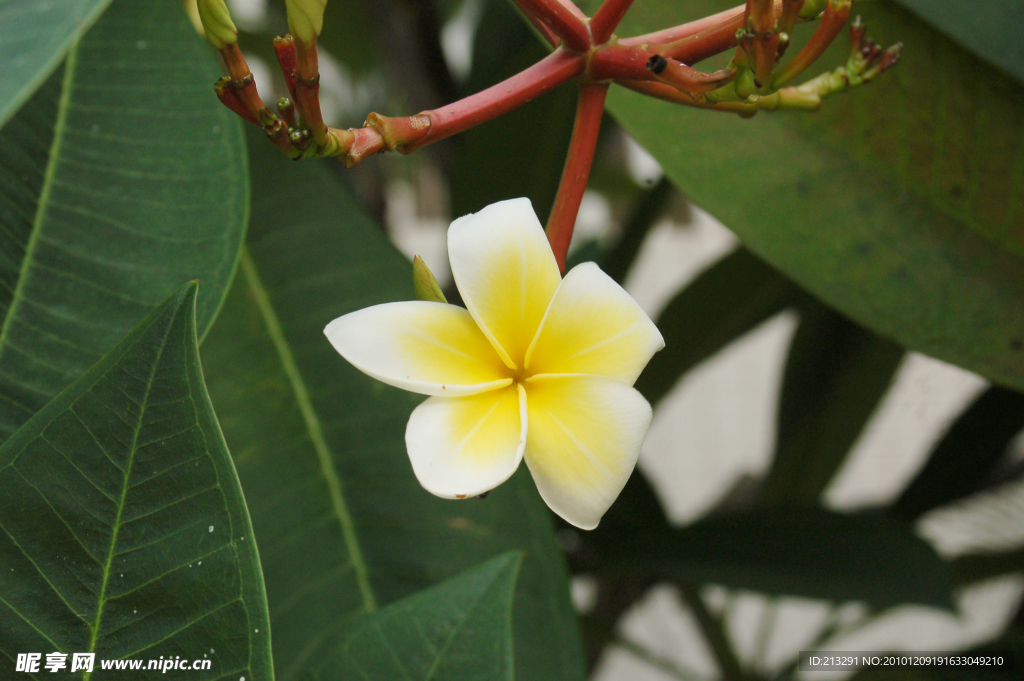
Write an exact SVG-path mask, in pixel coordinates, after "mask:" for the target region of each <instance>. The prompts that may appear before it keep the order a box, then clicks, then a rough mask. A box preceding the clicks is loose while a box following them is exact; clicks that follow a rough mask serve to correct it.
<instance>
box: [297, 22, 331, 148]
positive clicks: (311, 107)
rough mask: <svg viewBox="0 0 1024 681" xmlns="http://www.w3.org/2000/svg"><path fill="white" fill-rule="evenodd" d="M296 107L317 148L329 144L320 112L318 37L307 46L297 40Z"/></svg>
mask: <svg viewBox="0 0 1024 681" xmlns="http://www.w3.org/2000/svg"><path fill="white" fill-rule="evenodd" d="M294 44H295V95H296V100H295V106H296V108H298V110H299V115H301V116H302V119H303V121H304V122H305V124H306V125H307V126H308V127H309V130H310V132H311V133H313V141H314V142H316V144H317V146H323V145H324V144H326V143H327V126H326V125H325V124H324V117H323V114H322V113H321V112H320V65H319V59H318V58H317V53H316V35H315V34H314V35H313V38H312V40H311V41H310V43H309V44H308V45H307V44H305V43H303V42H302V41H301V40H295V41H294Z"/></svg>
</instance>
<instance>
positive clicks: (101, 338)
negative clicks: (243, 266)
mask: <svg viewBox="0 0 1024 681" xmlns="http://www.w3.org/2000/svg"><path fill="white" fill-rule="evenodd" d="M216 73H217V71H216V68H215V67H214V66H213V64H212V61H211V55H210V54H209V48H208V47H207V46H206V45H204V44H203V42H202V41H201V40H200V38H199V37H198V36H197V35H196V32H195V29H194V28H193V27H192V25H191V24H190V23H189V21H188V18H187V17H186V15H185V12H184V11H183V10H182V7H181V3H180V2H169V1H161V2H133V1H131V0H118V2H115V3H114V4H113V5H112V6H111V7H110V9H109V10H108V11H107V12H106V13H105V14H104V15H103V17H102V18H101V19H100V20H99V22H97V23H96V25H95V26H94V27H93V28H92V30H90V31H89V33H88V34H87V35H86V36H85V37H84V38H83V39H82V41H81V42H79V43H78V44H77V46H75V47H73V48H72V50H71V52H70V53H69V54H68V59H67V62H66V64H65V66H64V68H63V69H60V70H58V72H57V73H55V74H54V75H53V77H51V78H50V80H49V81H47V83H46V84H45V85H44V86H43V87H42V88H41V89H40V90H39V92H38V93H37V94H36V95H35V96H34V97H33V98H32V100H31V101H30V102H29V103H28V104H26V105H25V106H24V107H23V108H22V110H21V112H20V113H19V114H18V115H17V116H16V117H15V118H14V119H13V120H11V121H10V122H9V123H8V124H7V126H6V127H4V128H3V129H2V130H0V442H2V441H3V440H4V439H6V438H7V437H8V436H10V434H11V433H12V432H14V430H16V429H17V427H18V426H19V425H20V424H22V423H24V422H25V421H26V420H27V419H28V418H29V417H30V416H31V415H32V414H34V413H35V412H36V411H37V410H38V409H40V408H41V407H42V406H43V405H44V404H46V403H47V402H48V401H49V400H50V399H51V398H52V397H53V396H54V395H56V394H57V393H59V392H60V391H61V390H63V389H64V388H65V387H67V386H68V385H69V384H70V383H71V382H72V381H74V380H75V379H76V378H77V377H78V376H80V375H81V374H82V373H84V372H85V370H86V369H88V368H89V367H90V366H92V365H93V364H94V363H95V362H96V361H97V360H98V359H99V358H100V357H102V356H103V355H104V354H105V353H106V352H107V351H108V350H110V348H112V347H113V346H114V345H115V344H116V343H117V342H118V341H119V340H120V339H121V338H122V337H123V336H124V335H125V334H126V333H128V331H129V330H131V329H132V327H134V326H135V325H136V324H137V323H138V322H139V320H141V319H142V318H143V317H144V316H145V315H146V314H147V313H148V312H149V311H150V310H151V309H152V308H153V306H154V305H156V304H157V303H159V302H160V301H162V300H164V299H165V298H166V297H167V296H168V295H169V294H170V293H171V292H173V291H174V290H175V289H176V288H177V287H178V286H180V285H181V282H183V281H187V280H188V279H199V280H200V281H201V282H202V285H203V286H202V292H201V293H200V296H199V302H198V308H197V309H198V328H199V333H200V336H202V335H203V334H204V333H205V331H206V329H207V328H208V326H209V324H210V322H211V321H212V320H213V318H214V316H215V315H216V312H217V309H218V307H219V306H220V304H221V300H222V298H223V296H224V293H225V292H226V289H227V286H228V283H229V282H230V280H231V277H232V275H233V273H234V269H235V263H236V261H237V258H238V249H239V247H240V244H241V239H242V234H243V231H244V228H245V222H246V220H247V217H248V214H247V210H248V205H247V193H248V187H247V178H246V166H245V150H244V148H243V140H242V138H241V135H240V132H239V128H238V125H237V122H236V121H235V120H233V118H234V117H233V114H231V113H230V112H229V111H228V110H227V109H225V108H224V107H223V106H221V105H220V103H219V102H218V101H217V98H216V97H215V96H214V94H213V93H212V92H211V91H210V84H211V83H212V82H213V80H215V78H216Z"/></svg>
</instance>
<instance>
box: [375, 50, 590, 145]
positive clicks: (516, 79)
mask: <svg viewBox="0 0 1024 681" xmlns="http://www.w3.org/2000/svg"><path fill="white" fill-rule="evenodd" d="M584 68H586V62H585V61H584V59H583V57H582V56H580V55H578V54H574V53H572V52H570V51H568V50H565V49H558V50H555V51H554V52H552V53H551V54H549V55H548V56H547V57H545V58H544V59H542V60H540V61H539V62H537V63H536V64H534V65H533V66H531V67H530V68H528V69H526V70H524V71H521V72H519V73H517V74H516V75H514V76H512V77H511V78H509V79H507V80H503V81H502V82H500V83H498V84H497V85H493V86H491V87H489V88H487V89H486V90H483V91H481V92H478V93H476V94H475V95H470V96H469V97H466V98H465V99H460V100H459V101H457V102H454V103H452V104H449V105H447V106H442V107H439V108H437V109H434V110H433V111H424V112H423V113H421V114H418V115H419V116H426V117H427V118H429V119H430V127H429V129H428V130H427V132H426V134H424V135H422V136H421V137H419V138H418V139H416V140H412V141H408V142H406V143H405V144H402V143H400V142H399V143H396V145H395V146H396V147H397V148H399V150H400V151H403V152H405V153H409V152H411V151H415V150H416V149H419V148H420V147H422V146H424V145H426V144H430V143H431V142H437V141H438V140H442V139H444V138H445V137H450V136H452V135H455V134H458V133H460V132H462V131H464V130H468V129H469V128H472V127H474V126H477V125H480V124H481V123H484V122H486V121H489V120H491V119H492V118H496V117H498V116H500V115H502V114H503V113H507V112H509V111H511V110H512V109H515V108H516V107H518V106H522V105H523V104H526V103H527V102H529V101H530V100H532V99H534V98H536V97H539V96H540V95H542V94H544V93H545V92H548V91H549V90H551V89H552V88H554V87H555V86H557V85H561V84H562V83H564V82H565V81H567V80H569V79H570V78H574V77H576V76H578V75H580V74H581V73H583V69H584Z"/></svg>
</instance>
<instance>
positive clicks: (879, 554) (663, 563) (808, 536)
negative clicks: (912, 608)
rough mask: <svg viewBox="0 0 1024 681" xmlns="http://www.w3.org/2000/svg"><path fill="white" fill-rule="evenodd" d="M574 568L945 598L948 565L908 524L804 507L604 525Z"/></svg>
mask: <svg viewBox="0 0 1024 681" xmlns="http://www.w3.org/2000/svg"><path fill="white" fill-rule="evenodd" d="M582 540H583V542H584V545H585V546H586V545H588V544H590V545H593V546H594V547H595V549H596V551H595V553H594V555H592V556H589V557H587V556H582V557H581V560H580V565H579V567H580V569H585V570H587V571H600V572H605V573H616V572H619V571H641V572H645V573H647V574H651V575H655V576H658V577H661V578H668V579H680V580H684V581H687V582H695V583H704V582H711V583H714V584H722V585H725V586H729V587H734V588H738V589H749V590H751V591H760V592H762V593H768V594H788V595H793V596H804V597H807V598H822V599H828V600H832V601H863V602H865V603H868V604H870V605H873V606H876V607H879V608H883V607H887V606H891V605H899V604H901V603H920V604H924V605H931V606H935V607H941V608H950V607H952V600H951V593H952V590H953V577H952V572H951V570H950V568H949V566H948V565H947V564H946V563H944V562H943V561H942V560H941V559H940V558H939V557H938V555H937V554H936V553H935V551H934V550H933V549H932V548H931V547H930V546H929V545H928V544H927V543H925V542H924V541H923V540H921V539H920V538H918V537H917V536H915V535H914V532H913V530H912V529H911V528H910V526H908V525H906V524H905V523H902V522H899V521H896V520H894V519H892V518H888V517H886V516H883V515H879V514H874V513H861V514H856V515H844V514H839V513H833V512H831V511H826V510H824V509H820V508H812V507H806V508H802V507H779V508H764V509H758V510H756V511H749V512H745V513H738V514H731V515H721V516H714V517H710V518H705V519H703V520H701V521H699V522H697V523H695V524H693V525H690V526H688V527H684V528H682V529H678V530H664V529H655V530H654V531H650V532H638V531H637V532H603V531H602V527H598V528H597V530H595V531H594V532H593V537H590V536H585V537H583V538H582Z"/></svg>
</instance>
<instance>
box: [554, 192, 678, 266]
mask: <svg viewBox="0 0 1024 681" xmlns="http://www.w3.org/2000/svg"><path fill="white" fill-rule="evenodd" d="M675 193H676V192H675V187H673V186H672V183H671V182H669V180H668V178H667V177H662V178H661V179H660V180H659V181H658V183H657V184H655V185H654V186H653V187H651V188H650V189H648V190H646V191H645V192H644V193H643V194H641V196H640V198H639V199H638V200H637V201H636V203H634V205H633V209H632V212H631V213H630V215H629V218H628V219H627V220H626V223H625V226H624V227H623V229H622V237H621V238H620V239H619V241H618V243H616V244H615V246H614V247H612V248H611V250H609V251H608V253H606V254H605V255H604V257H602V258H601V269H602V270H604V272H605V274H607V275H608V276H609V277H611V278H612V279H614V280H615V281H617V282H618V283H619V284H622V283H623V282H625V281H626V275H627V274H629V268H630V267H631V266H632V265H633V261H634V260H636V255H637V253H639V252H640V246H641V245H643V242H644V238H645V237H646V236H647V233H648V232H649V231H650V230H651V227H653V226H654V223H655V222H657V220H658V218H659V217H661V215H662V213H663V212H664V211H665V207H666V206H667V204H668V203H669V200H670V199H671V198H672V197H673V195H675ZM567 269H568V268H567Z"/></svg>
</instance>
